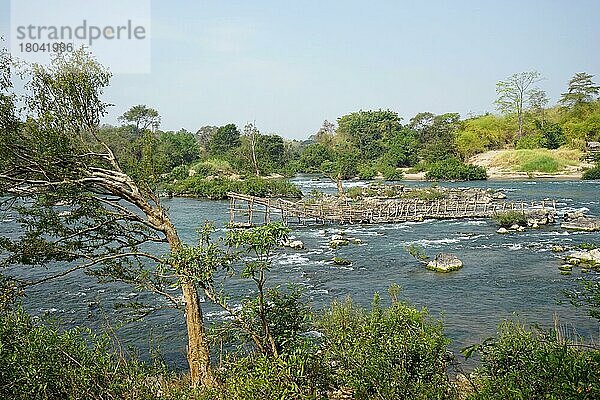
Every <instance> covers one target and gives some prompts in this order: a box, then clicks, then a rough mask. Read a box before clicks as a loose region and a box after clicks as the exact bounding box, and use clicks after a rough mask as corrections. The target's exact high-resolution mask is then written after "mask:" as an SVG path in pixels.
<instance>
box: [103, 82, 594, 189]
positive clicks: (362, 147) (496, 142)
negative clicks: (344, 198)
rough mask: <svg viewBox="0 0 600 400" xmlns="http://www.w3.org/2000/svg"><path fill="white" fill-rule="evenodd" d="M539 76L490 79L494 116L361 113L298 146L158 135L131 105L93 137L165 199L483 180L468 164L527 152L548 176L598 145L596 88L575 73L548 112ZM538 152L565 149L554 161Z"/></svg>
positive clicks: (262, 137) (529, 167) (254, 130)
mask: <svg viewBox="0 0 600 400" xmlns="http://www.w3.org/2000/svg"><path fill="white" fill-rule="evenodd" d="M541 79H542V78H541V76H540V74H539V73H537V72H523V73H519V74H514V75H512V76H510V77H508V78H507V79H506V80H504V81H501V82H498V83H497V86H496V91H497V95H498V99H497V101H496V106H497V109H498V111H499V112H498V113H496V114H492V113H486V114H484V115H477V116H469V117H466V118H461V116H460V115H459V114H457V113H445V114H438V115H436V114H433V113H430V112H421V113H418V114H417V115H415V116H414V117H412V118H410V119H409V120H408V121H404V120H403V118H402V117H401V116H400V115H399V114H398V113H397V112H396V111H392V110H382V109H380V110H360V111H356V112H352V113H349V114H346V115H343V116H340V117H339V118H337V121H336V122H335V123H332V122H329V121H324V122H323V124H322V126H321V127H320V128H319V129H318V130H317V132H315V133H314V134H312V135H310V136H309V137H308V139H307V140H304V141H298V140H288V139H285V138H283V137H282V136H280V135H279V134H275V133H268V134H267V133H262V132H260V131H259V129H258V127H257V126H256V125H255V124H252V123H249V124H247V125H246V126H244V127H238V126H236V125H235V124H233V123H230V124H226V125H223V126H203V127H201V128H200V129H198V130H197V131H196V132H195V133H193V132H190V131H187V130H185V129H181V130H180V131H177V132H174V131H161V130H160V129H159V128H160V114H159V112H158V111H157V110H155V109H153V108H151V107H148V106H146V105H137V106H134V107H132V108H131V109H129V110H128V111H127V112H126V113H124V114H123V115H122V116H121V117H120V118H119V120H120V122H121V123H122V124H121V126H118V127H114V126H108V125H105V126H103V127H102V129H101V133H102V135H103V137H104V139H105V140H106V141H107V143H110V144H112V145H113V147H114V149H115V152H116V154H117V156H118V157H119V158H120V159H122V163H123V164H124V165H125V166H126V167H127V169H128V172H129V173H130V174H134V175H135V174H144V175H145V176H146V177H153V178H154V179H156V180H157V181H160V182H162V183H163V184H164V187H165V188H166V190H167V191H169V192H172V193H176V194H177V193H179V194H195V195H198V196H200V197H211V196H209V195H208V194H209V193H210V192H211V191H213V192H214V191H216V192H223V193H224V192H225V191H226V189H224V187H225V186H231V187H232V188H233V189H236V188H237V189H241V190H242V191H244V190H245V189H247V188H246V187H245V186H248V185H250V186H256V185H258V184H257V182H258V180H257V179H254V181H253V183H252V182H251V183H244V184H240V183H232V182H230V181H232V180H233V181H239V180H240V179H242V180H244V178H252V177H267V176H271V177H278V176H281V177H289V176H293V175H294V174H296V173H319V174H323V175H325V176H328V177H330V178H331V179H332V180H334V181H336V182H338V188H339V189H340V190H343V187H342V185H341V181H343V180H345V179H351V178H356V177H357V178H360V179H374V178H380V179H385V180H390V181H394V180H400V179H402V178H403V174H404V172H411V173H418V172H426V173H427V174H426V177H427V179H430V180H474V179H485V178H486V172H485V170H484V169H483V168H481V167H476V166H472V165H469V164H468V162H469V160H470V159H471V158H472V157H473V156H475V155H477V154H480V153H483V152H486V151H489V150H499V149H517V150H538V149H539V150H542V151H539V152H536V151H533V152H529V153H527V160H526V161H524V165H523V166H522V168H523V169H522V170H523V171H526V172H546V173H552V172H557V171H558V170H559V169H560V168H562V167H563V166H564V165H563V164H566V163H569V162H573V161H574V162H575V163H576V162H577V161H578V160H577V158H579V157H580V156H581V154H583V153H580V152H583V151H585V150H586V145H587V143H589V142H598V141H600V100H599V99H598V95H599V93H600V87H599V86H598V85H597V84H596V83H595V82H594V81H593V76H592V75H590V74H587V73H576V74H575V75H574V76H573V78H572V79H571V80H570V81H569V83H568V85H567V87H566V89H565V93H563V94H562V96H561V99H560V101H559V103H558V104H556V105H554V106H549V100H548V97H547V95H546V93H545V92H544V91H543V90H541V89H540V88H538V87H537V86H536V83H537V82H539V81H540V80H541ZM544 149H549V150H555V149H572V150H574V152H572V153H571V154H570V155H569V158H568V159H566V160H563V159H561V158H560V156H559V155H557V156H554V155H553V154H554V153H551V152H548V151H543V150H544ZM518 155H519V156H522V154H518ZM573 157H575V160H573ZM521 158H523V157H521ZM518 159H519V157H516V160H517V162H518ZM512 161H515V160H514V159H513V160H512ZM592 161H594V160H592ZM594 170H596V169H595V168H594ZM594 174H597V171H589V172H588V174H587V175H588V176H590V177H593V176H595V175H594ZM215 179H216V180H217V181H216V182H214V180H215ZM251 180H252V179H251ZM239 186H244V187H241V188H240V187H239ZM263 186H264V188H263V189H265V188H266V189H265V190H262V191H261V190H258V192H261V193H262V192H265V193H267V194H268V193H269V191H270V190H271V191H273V192H275V193H276V194H282V195H292V196H293V195H294V194H295V193H294V191H293V189H292V188H290V187H286V186H285V185H283V184H279V185H278V186H277V187H273V188H271V187H270V186H272V184H269V183H263ZM296 194H297V193H296ZM215 197H219V194H218V193H217V194H216V195H215Z"/></svg>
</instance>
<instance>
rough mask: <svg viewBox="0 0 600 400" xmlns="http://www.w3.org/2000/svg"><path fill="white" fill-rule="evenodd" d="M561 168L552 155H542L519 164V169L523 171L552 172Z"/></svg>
mask: <svg viewBox="0 0 600 400" xmlns="http://www.w3.org/2000/svg"><path fill="white" fill-rule="evenodd" d="M561 169H562V166H561V165H560V163H559V162H558V160H556V159H555V158H554V157H552V156H546V155H542V156H539V157H537V158H535V159H533V160H531V161H528V162H526V163H524V164H523V165H521V169H520V170H521V171H523V172H545V173H553V172H558V171H559V170H561Z"/></svg>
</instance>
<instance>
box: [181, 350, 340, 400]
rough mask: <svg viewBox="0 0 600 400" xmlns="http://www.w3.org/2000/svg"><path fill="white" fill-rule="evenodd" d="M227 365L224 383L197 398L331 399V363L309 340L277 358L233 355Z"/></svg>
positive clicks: (213, 399) (227, 399)
mask: <svg viewBox="0 0 600 400" xmlns="http://www.w3.org/2000/svg"><path fill="white" fill-rule="evenodd" d="M223 367H224V368H222V369H221V370H220V371H219V372H220V373H219V374H218V378H219V380H220V382H221V385H219V386H218V387H216V388H214V389H210V390H204V391H203V392H202V394H201V395H200V396H199V397H196V398H197V399H206V400H209V399H210V400H216V399H220V400H253V399H261V400H281V399H327V389H328V388H329V371H328V367H327V366H325V365H324V364H323V363H322V360H321V358H320V357H319V355H318V354H317V351H316V350H315V348H314V347H313V346H312V345H311V344H310V343H309V342H305V343H304V344H303V345H301V346H298V347H296V348H295V349H293V350H292V351H291V352H289V353H285V354H282V355H280V356H278V357H273V358H271V357H266V356H257V355H249V356H246V357H231V358H228V359H227V360H225V362H224V364H223ZM175 398H176V397H175Z"/></svg>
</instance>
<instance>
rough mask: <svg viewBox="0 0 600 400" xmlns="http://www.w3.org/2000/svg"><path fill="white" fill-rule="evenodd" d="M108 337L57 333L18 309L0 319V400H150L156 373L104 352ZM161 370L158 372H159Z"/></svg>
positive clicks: (77, 331) (86, 332) (157, 388)
mask: <svg viewBox="0 0 600 400" xmlns="http://www.w3.org/2000/svg"><path fill="white" fill-rule="evenodd" d="M108 343H109V341H108V338H107V337H98V336H96V335H93V334H92V333H91V332H90V331H89V330H83V329H72V330H67V331H62V332H61V331H59V330H58V329H57V328H55V327H54V326H52V325H45V324H36V323H34V322H33V321H32V319H31V318H30V317H29V316H28V315H27V314H25V313H24V312H23V311H21V310H16V311H6V312H3V313H1V314H0V365H1V366H2V367H1V368H0V398H3V399H63V398H64V399H66V398H69V399H116V398H119V399H150V398H154V397H155V396H156V393H157V392H158V391H160V390H161V385H160V383H159V381H158V380H157V379H149V377H151V376H158V375H159V373H161V372H160V371H159V370H157V369H155V368H150V367H148V366H146V365H144V364H142V363H140V362H138V361H135V360H132V359H130V360H125V359H119V358H117V356H115V355H112V354H110V353H108V351H109V346H108ZM161 371H162V370H161Z"/></svg>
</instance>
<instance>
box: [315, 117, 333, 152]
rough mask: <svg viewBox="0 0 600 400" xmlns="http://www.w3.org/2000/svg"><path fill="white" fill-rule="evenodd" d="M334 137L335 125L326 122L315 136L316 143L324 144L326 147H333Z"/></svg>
mask: <svg viewBox="0 0 600 400" xmlns="http://www.w3.org/2000/svg"><path fill="white" fill-rule="evenodd" d="M334 136H335V124H334V123H332V122H329V121H327V120H325V121H323V125H321V128H319V130H318V131H317V134H316V135H315V142H317V143H320V144H324V145H326V146H331V145H332V144H333V138H334Z"/></svg>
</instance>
